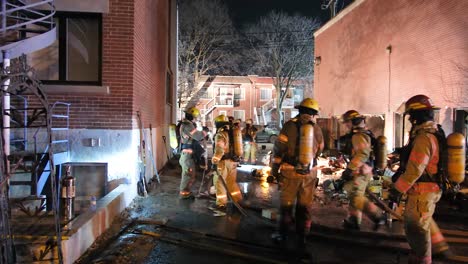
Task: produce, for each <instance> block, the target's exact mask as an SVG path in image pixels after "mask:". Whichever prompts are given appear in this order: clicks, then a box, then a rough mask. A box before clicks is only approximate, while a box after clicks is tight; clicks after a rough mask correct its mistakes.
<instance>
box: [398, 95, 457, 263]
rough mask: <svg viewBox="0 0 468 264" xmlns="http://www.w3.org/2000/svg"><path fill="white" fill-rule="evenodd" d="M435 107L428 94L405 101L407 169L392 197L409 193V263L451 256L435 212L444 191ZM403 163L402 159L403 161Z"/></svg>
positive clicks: (406, 210) (429, 261)
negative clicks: (408, 124) (439, 175)
mask: <svg viewBox="0 0 468 264" xmlns="http://www.w3.org/2000/svg"><path fill="white" fill-rule="evenodd" d="M436 109H439V108H437V107H435V106H434V104H433V103H432V101H431V99H430V98H429V97H427V96H425V95H416V96H413V97H411V98H410V99H409V100H408V101H407V102H406V104H405V113H406V114H409V120H410V122H411V126H412V127H411V132H410V133H411V134H410V139H409V143H408V148H406V149H407V153H406V154H408V153H409V156H408V160H407V161H406V166H405V169H404V172H403V173H402V174H401V175H400V176H399V177H398V178H397V179H395V184H394V185H393V187H392V188H391V189H390V193H389V198H390V199H391V200H392V201H395V202H399V201H400V198H401V196H402V194H404V193H406V194H407V201H406V207H405V212H404V215H403V217H404V222H405V233H406V238H407V240H408V244H409V245H410V247H411V254H410V256H409V260H408V263H432V256H433V255H434V256H437V257H441V258H445V257H449V256H451V251H450V250H449V247H448V245H447V242H446V241H445V238H444V236H443V235H442V233H441V232H440V229H439V227H438V226H437V224H436V223H435V222H434V219H433V218H432V215H433V213H434V210H435V207H436V203H437V202H438V201H439V200H440V198H441V195H442V191H441V189H440V187H439V185H438V183H437V180H436V178H437V173H438V169H439V166H440V164H439V142H438V140H437V138H436V136H435V133H437V132H438V126H437V124H436V123H435V122H434V110H436ZM401 162H402V163H403V160H402V161H401Z"/></svg>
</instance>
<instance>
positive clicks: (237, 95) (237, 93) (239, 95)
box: [234, 87, 245, 100]
mask: <svg viewBox="0 0 468 264" xmlns="http://www.w3.org/2000/svg"><path fill="white" fill-rule="evenodd" d="M234 99H235V100H244V99H245V89H244V88H240V87H237V88H234Z"/></svg>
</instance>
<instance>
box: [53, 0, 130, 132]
mask: <svg viewBox="0 0 468 264" xmlns="http://www.w3.org/2000/svg"><path fill="white" fill-rule="evenodd" d="M133 2H134V1H131V0H110V1H109V13H106V14H103V19H102V43H103V46H102V80H103V85H104V86H109V90H110V94H108V95H102V94H96V95H89V94H86V95H80V94H79V93H74V94H73V95H50V96H49V100H50V101H51V102H54V101H64V102H69V103H71V112H70V116H71V118H70V127H71V128H78V129H79V128H87V129H100V128H102V129H129V128H131V118H132V95H133V93H132V89H133V87H132V86H133V67H134V65H133V48H134V43H133V30H134V21H133V20H134V3H133Z"/></svg>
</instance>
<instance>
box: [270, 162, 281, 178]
mask: <svg viewBox="0 0 468 264" xmlns="http://www.w3.org/2000/svg"><path fill="white" fill-rule="evenodd" d="M279 169H280V165H279V164H277V163H273V164H272V165H271V176H273V177H275V178H276V180H278V181H279V177H280V176H281V175H280V172H279Z"/></svg>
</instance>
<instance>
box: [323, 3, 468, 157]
mask: <svg viewBox="0 0 468 264" xmlns="http://www.w3.org/2000/svg"><path fill="white" fill-rule="evenodd" d="M467 12H468V1H459V0H434V1H417V0H409V1H408V0H393V1H387V0H372V1H370V0H356V1H354V3H353V4H351V5H350V6H348V7H347V8H346V9H345V10H343V11H342V12H341V13H339V14H338V15H337V16H336V17H335V18H333V19H332V20H330V21H329V22H328V23H326V24H325V25H324V26H323V27H322V28H320V29H319V30H318V31H317V32H316V33H315V57H316V58H315V81H314V94H315V98H316V99H317V100H318V101H319V102H320V104H321V107H322V114H323V115H325V116H328V117H332V116H337V115H341V114H342V113H344V112H345V111H346V110H349V109H356V110H358V111H361V112H363V113H365V114H370V115H376V116H380V117H382V118H384V119H385V122H384V123H385V129H384V130H385V132H384V134H385V135H386V136H387V138H388V139H389V147H390V148H392V147H394V146H400V145H401V144H402V140H401V137H402V135H401V127H402V123H403V121H402V115H401V113H402V110H403V104H404V102H405V100H407V99H408V98H409V97H411V96H413V95H416V94H421V93H422V94H426V95H428V96H430V97H431V98H432V99H433V100H434V102H435V103H436V104H437V105H439V106H441V107H442V109H441V110H440V113H439V114H438V116H437V118H438V120H439V122H440V123H441V124H442V125H443V127H444V129H445V131H446V132H448V133H450V132H451V131H453V130H454V129H455V130H457V131H463V130H465V131H466V128H464V126H465V123H464V121H465V119H466V116H467V112H466V111H468V60H467V58H468V44H467V43H468V30H467V28H468V16H467V15H466V14H467ZM406 127H408V126H406Z"/></svg>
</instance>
